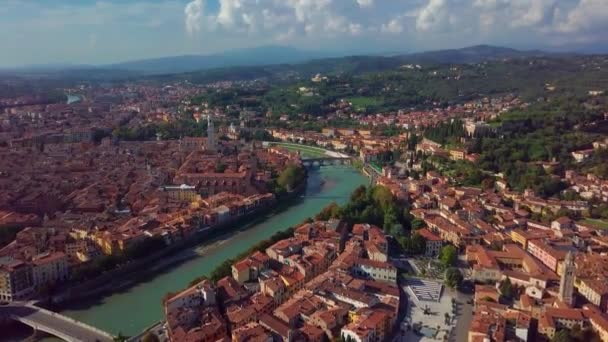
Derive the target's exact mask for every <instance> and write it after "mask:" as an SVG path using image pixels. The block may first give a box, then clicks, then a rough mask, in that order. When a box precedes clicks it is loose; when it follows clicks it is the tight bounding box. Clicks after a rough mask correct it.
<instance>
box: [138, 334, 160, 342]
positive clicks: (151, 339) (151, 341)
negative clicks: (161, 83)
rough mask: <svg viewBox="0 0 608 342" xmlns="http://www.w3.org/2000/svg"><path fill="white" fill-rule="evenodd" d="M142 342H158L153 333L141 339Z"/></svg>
mask: <svg viewBox="0 0 608 342" xmlns="http://www.w3.org/2000/svg"><path fill="white" fill-rule="evenodd" d="M141 341H142V342H159V341H160V340H159V339H158V336H156V334H155V333H153V332H148V333H146V334H145V335H144V337H143V338H142V339H141Z"/></svg>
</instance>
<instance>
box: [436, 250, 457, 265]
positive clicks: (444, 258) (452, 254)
mask: <svg viewBox="0 0 608 342" xmlns="http://www.w3.org/2000/svg"><path fill="white" fill-rule="evenodd" d="M439 261H440V262H441V266H443V268H444V269H446V268H448V267H451V266H454V265H456V261H458V251H457V250H456V247H454V246H452V245H445V246H443V247H442V248H441V251H440V253H439Z"/></svg>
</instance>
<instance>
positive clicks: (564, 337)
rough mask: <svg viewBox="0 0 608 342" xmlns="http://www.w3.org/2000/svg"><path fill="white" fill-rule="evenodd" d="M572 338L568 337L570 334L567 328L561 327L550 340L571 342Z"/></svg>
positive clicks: (553, 341)
mask: <svg viewBox="0 0 608 342" xmlns="http://www.w3.org/2000/svg"><path fill="white" fill-rule="evenodd" d="M572 341H573V340H572V338H570V334H569V333H568V330H565V329H561V330H558V331H557V332H556V333H555V335H553V338H552V339H551V342H572Z"/></svg>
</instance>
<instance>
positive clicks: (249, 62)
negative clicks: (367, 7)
mask: <svg viewBox="0 0 608 342" xmlns="http://www.w3.org/2000/svg"><path fill="white" fill-rule="evenodd" d="M547 54H548V53H546V52H542V51H520V50H515V49H510V48H504V47H497V46H489V45H478V46H472V47H467V48H463V49H451V50H438V51H428V52H420V53H412V54H396V53H365V54H360V55H359V56H350V57H345V56H348V55H349V54H347V53H344V52H342V53H340V52H336V51H306V50H300V49H296V48H292V47H286V46H274V45H272V46H262V47H257V48H248V49H236V50H229V51H225V52H223V53H217V54H212V55H188V56H174V57H162V58H154V59H143V60H137V61H129V62H124V63H119V64H113V65H106V66H103V68H105V69H119V70H129V71H134V72H139V73H144V74H148V75H158V74H176V73H185V72H193V71H202V70H208V69H220V68H229V67H236V66H239V67H241V66H266V65H276V64H300V63H305V62H309V61H313V62H315V63H322V62H323V61H324V60H326V59H327V60H328V61H330V62H331V63H335V62H336V61H337V60H340V59H341V58H344V59H345V61H346V62H352V59H353V58H359V59H363V60H365V61H366V63H370V62H371V63H380V64H387V65H392V64H394V63H438V64H443V63H455V64H461V63H478V62H481V61H484V60H496V59H504V58H517V57H529V56H534V55H538V56H541V55H547Z"/></svg>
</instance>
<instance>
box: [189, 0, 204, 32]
mask: <svg viewBox="0 0 608 342" xmlns="http://www.w3.org/2000/svg"><path fill="white" fill-rule="evenodd" d="M204 10H205V2H204V0H193V1H191V2H190V3H188V4H187V5H186V8H184V14H185V15H186V31H188V33H190V34H194V33H196V32H199V31H200V30H201V20H202V18H203V14H204V13H203V12H204Z"/></svg>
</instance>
